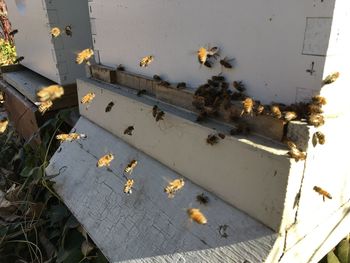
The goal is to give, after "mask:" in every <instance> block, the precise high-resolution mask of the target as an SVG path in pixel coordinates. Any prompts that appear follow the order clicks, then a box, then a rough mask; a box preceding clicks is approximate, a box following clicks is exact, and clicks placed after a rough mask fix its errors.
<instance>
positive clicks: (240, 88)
mask: <svg viewBox="0 0 350 263" xmlns="http://www.w3.org/2000/svg"><path fill="white" fill-rule="evenodd" d="M233 87H235V88H236V89H237V90H238V91H239V92H245V91H246V88H245V85H244V83H243V82H242V81H234V82H233Z"/></svg>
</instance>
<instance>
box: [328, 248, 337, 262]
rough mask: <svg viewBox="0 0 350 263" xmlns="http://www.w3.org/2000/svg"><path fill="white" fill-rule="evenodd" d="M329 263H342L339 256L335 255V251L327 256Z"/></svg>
mask: <svg viewBox="0 0 350 263" xmlns="http://www.w3.org/2000/svg"><path fill="white" fill-rule="evenodd" d="M327 262H328V263H340V261H339V259H338V258H337V256H336V255H335V254H334V252H333V251H331V252H329V253H328V254H327Z"/></svg>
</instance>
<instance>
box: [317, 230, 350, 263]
mask: <svg viewBox="0 0 350 263" xmlns="http://www.w3.org/2000/svg"><path fill="white" fill-rule="evenodd" d="M320 263H350V234H349V235H348V236H347V237H346V238H344V239H343V240H342V241H341V242H340V243H339V244H338V245H337V246H336V247H335V248H334V249H332V250H331V251H330V252H328V254H327V255H326V256H325V257H324V258H323V259H322V260H321V261H320Z"/></svg>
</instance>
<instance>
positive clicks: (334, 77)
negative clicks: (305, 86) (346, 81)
mask: <svg viewBox="0 0 350 263" xmlns="http://www.w3.org/2000/svg"><path fill="white" fill-rule="evenodd" d="M339 76H340V73H339V72H334V73H332V74H329V75H328V76H327V77H326V78H325V79H324V80H323V85H328V84H331V83H333V82H335V81H336V80H337V79H338V78H339Z"/></svg>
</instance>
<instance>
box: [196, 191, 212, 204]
mask: <svg viewBox="0 0 350 263" xmlns="http://www.w3.org/2000/svg"><path fill="white" fill-rule="evenodd" d="M196 200H197V202H198V203H200V204H201V205H206V204H208V203H209V197H208V196H206V195H205V194H204V193H201V194H200V195H197V196H196Z"/></svg>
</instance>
